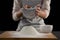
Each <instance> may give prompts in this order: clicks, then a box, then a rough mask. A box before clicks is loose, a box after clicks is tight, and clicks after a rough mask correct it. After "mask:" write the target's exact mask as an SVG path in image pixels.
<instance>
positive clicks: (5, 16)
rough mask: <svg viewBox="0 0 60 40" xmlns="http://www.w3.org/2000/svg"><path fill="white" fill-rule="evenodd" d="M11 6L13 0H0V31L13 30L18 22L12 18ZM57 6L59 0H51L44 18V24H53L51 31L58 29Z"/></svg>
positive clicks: (59, 20)
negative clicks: (46, 15)
mask: <svg viewBox="0 0 60 40" xmlns="http://www.w3.org/2000/svg"><path fill="white" fill-rule="evenodd" d="M12 7H13V0H1V1H0V31H7V30H15V29H16V28H17V25H18V22H15V21H13V19H12ZM59 8H60V7H59V0H52V1H51V12H50V16H49V17H48V18H47V19H45V23H46V24H50V25H53V26H54V30H53V31H60V17H59V16H60V15H59V14H60V12H59Z"/></svg>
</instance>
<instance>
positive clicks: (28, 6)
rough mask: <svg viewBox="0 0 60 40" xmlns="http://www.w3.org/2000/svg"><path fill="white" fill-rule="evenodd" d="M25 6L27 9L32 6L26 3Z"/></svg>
mask: <svg viewBox="0 0 60 40" xmlns="http://www.w3.org/2000/svg"><path fill="white" fill-rule="evenodd" d="M23 7H24V8H25V9H28V8H31V6H30V5H24V6H23Z"/></svg>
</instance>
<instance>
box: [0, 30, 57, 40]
mask: <svg viewBox="0 0 60 40" xmlns="http://www.w3.org/2000/svg"><path fill="white" fill-rule="evenodd" d="M0 39H2V40H57V37H56V36H55V35H54V34H53V33H40V35H38V36H33V37H32V36H21V35H20V34H19V32H16V31H6V32H4V33H2V34H1V35H0Z"/></svg>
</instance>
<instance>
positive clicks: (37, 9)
mask: <svg viewBox="0 0 60 40" xmlns="http://www.w3.org/2000/svg"><path fill="white" fill-rule="evenodd" d="M36 15H37V16H39V17H42V18H45V17H46V12H45V10H41V8H40V6H39V5H37V6H36Z"/></svg>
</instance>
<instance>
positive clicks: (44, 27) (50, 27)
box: [40, 25, 53, 33]
mask: <svg viewBox="0 0 60 40" xmlns="http://www.w3.org/2000/svg"><path fill="white" fill-rule="evenodd" d="M52 30H53V25H40V32H44V33H50V32H52Z"/></svg>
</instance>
